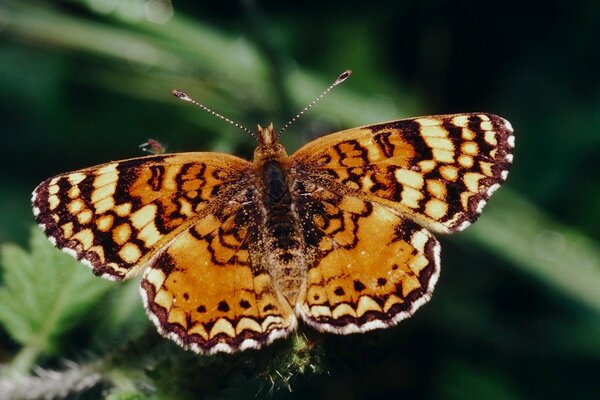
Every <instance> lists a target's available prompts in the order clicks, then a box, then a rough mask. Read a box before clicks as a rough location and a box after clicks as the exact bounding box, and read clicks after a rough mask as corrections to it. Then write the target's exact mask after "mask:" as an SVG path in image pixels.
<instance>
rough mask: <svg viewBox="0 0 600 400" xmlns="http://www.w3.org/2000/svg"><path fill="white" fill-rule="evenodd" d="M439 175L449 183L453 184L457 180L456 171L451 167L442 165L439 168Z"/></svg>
mask: <svg viewBox="0 0 600 400" xmlns="http://www.w3.org/2000/svg"><path fill="white" fill-rule="evenodd" d="M440 174H441V175H442V177H443V178H444V179H445V180H447V181H449V182H455V181H456V180H457V179H458V169H457V168H456V167H453V166H451V165H443V166H441V167H440Z"/></svg>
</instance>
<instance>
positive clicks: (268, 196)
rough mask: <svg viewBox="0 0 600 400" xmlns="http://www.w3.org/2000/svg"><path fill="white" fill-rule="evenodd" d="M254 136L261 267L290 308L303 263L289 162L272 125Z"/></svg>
mask: <svg viewBox="0 0 600 400" xmlns="http://www.w3.org/2000/svg"><path fill="white" fill-rule="evenodd" d="M258 134H259V140H260V144H259V146H258V147H257V148H256V150H255V152H254V168H255V170H256V171H257V174H258V176H259V177H260V184H261V186H262V188H261V189H262V190H261V191H260V192H261V193H262V196H261V203H262V207H261V208H262V214H263V223H264V227H265V229H264V230H263V233H262V235H263V238H262V239H263V240H262V242H263V245H264V250H263V257H264V265H265V266H266V268H267V269H268V271H269V273H270V275H271V277H272V278H273V282H274V284H275V286H276V287H277V289H278V290H279V291H280V293H281V294H283V296H284V297H285V298H286V299H287V300H288V301H289V302H290V304H292V305H293V304H295V302H296V298H297V297H298V294H299V292H300V290H301V287H302V282H304V281H305V280H306V262H305V260H304V256H303V252H302V248H303V247H304V243H302V239H301V237H302V235H301V232H300V221H299V218H298V215H297V214H296V213H295V211H294V207H293V199H292V193H291V190H290V187H291V185H290V183H291V178H292V177H290V175H289V164H290V160H289V157H288V155H287V153H286V151H285V149H284V147H283V146H282V145H281V144H280V143H278V142H277V138H276V136H275V134H274V132H273V125H270V126H269V127H267V128H261V127H260V126H259V131H258Z"/></svg>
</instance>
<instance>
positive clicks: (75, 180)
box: [67, 172, 85, 185]
mask: <svg viewBox="0 0 600 400" xmlns="http://www.w3.org/2000/svg"><path fill="white" fill-rule="evenodd" d="M84 179H85V174H82V173H81V172H76V173H73V174H70V175H69V176H68V177H67V180H68V181H69V183H70V184H71V185H78V184H79V183H81V181H83V180H84Z"/></svg>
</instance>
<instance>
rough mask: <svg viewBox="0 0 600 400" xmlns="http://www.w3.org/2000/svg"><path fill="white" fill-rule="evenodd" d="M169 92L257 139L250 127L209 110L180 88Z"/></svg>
mask: <svg viewBox="0 0 600 400" xmlns="http://www.w3.org/2000/svg"><path fill="white" fill-rule="evenodd" d="M171 93H173V96H175V97H177V98H178V99H181V100H183V101H187V102H188V103H192V104H193V105H195V106H196V107H199V108H201V109H203V110H204V111H206V112H208V113H209V114H212V115H214V116H215V117H217V118H220V119H222V120H223V121H225V122H227V123H228V124H231V125H233V126H235V127H236V128H238V129H241V130H242V131H244V132H246V133H247V134H249V135H250V136H252V137H253V138H254V139H256V140H258V137H256V134H255V133H254V132H252V131H251V130H250V129H248V128H246V127H245V126H243V125H241V124H238V123H237V122H235V121H232V120H230V119H229V118H227V117H225V116H223V115H221V114H219V113H217V112H215V111H213V110H211V109H210V108H208V107H206V106H205V105H204V104H200V103H198V102H197V101H196V100H194V99H192V98H191V97H190V96H188V95H187V94H185V93H184V92H182V91H181V90H177V89H175V90H173V91H172V92H171Z"/></svg>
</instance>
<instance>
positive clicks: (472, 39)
mask: <svg viewBox="0 0 600 400" xmlns="http://www.w3.org/2000/svg"><path fill="white" fill-rule="evenodd" d="M599 19H600V7H599V6H598V4H597V2H596V1H594V0H589V1H564V0H552V1H548V2H535V1H534V2H521V1H516V0H508V1H504V2H500V1H487V0H485V1H472V2H470V1H444V0H430V1H394V2H392V1H390V2H383V1H367V2H365V1H356V0H349V1H343V2H342V1H331V2H320V1H310V0H309V1H303V2H280V1H264V2H258V1H256V2H255V1H252V0H245V1H240V2H221V1H204V2H193V1H188V2H183V1H175V2H174V4H171V3H170V2H168V1H166V0H151V1H143V0H129V1H118V0H70V1H67V0H65V1H32V0H27V1H26V0H4V1H3V2H1V3H0V135H1V139H2V140H1V141H0V154H1V155H2V156H1V158H0V242H1V243H9V242H12V243H17V244H18V245H20V246H22V247H26V246H27V242H28V235H29V232H30V227H31V225H32V224H34V220H33V216H32V213H31V208H30V204H29V199H30V193H31V191H32V189H33V188H34V187H35V186H36V185H37V184H38V183H39V182H41V181H42V180H44V179H45V178H47V177H49V176H52V175H54V174H57V173H60V172H65V171H69V170H74V169H78V168H82V167H86V166H90V165H94V164H99V163H103V162H107V161H110V160H117V159H121V158H129V157H134V156H139V155H142V152H141V150H140V149H139V148H138V145H139V144H141V143H143V142H145V141H146V140H147V139H148V138H154V139H158V140H160V141H161V142H162V143H164V144H166V145H167V148H168V151H170V152H177V151H195V150H213V151H220V152H228V153H234V154H237V155H241V156H245V157H249V156H250V155H251V152H252V149H253V146H255V143H254V142H253V140H252V138H250V137H249V136H247V135H245V134H243V133H241V132H240V131H239V130H237V129H235V128H233V127H231V126H229V125H226V124H224V123H223V122H221V121H220V120H218V119H216V118H213V117H211V116H209V115H208V114H207V113H205V112H202V111H200V110H198V109H195V108H194V107H192V106H190V105H189V104H186V103H184V102H181V101H177V99H175V98H174V97H173V96H171V95H170V91H171V89H173V88H179V89H182V90H185V91H186V92H187V93H188V94H190V95H191V96H192V97H194V98H196V99H198V100H199V101H201V102H202V103H204V104H206V105H208V106H209V107H211V108H212V109H214V110H215V111H217V112H220V113H222V114H224V115H226V116H227V117H229V118H231V119H233V120H236V121H239V122H240V123H242V124H243V125H246V126H248V127H249V128H250V129H254V126H255V124H256V123H261V124H263V125H264V124H266V123H268V122H270V121H273V122H274V123H275V125H276V127H281V126H282V124H283V123H285V122H286V121H287V120H288V119H290V118H291V116H293V114H295V112H297V111H298V110H300V109H301V108H302V107H303V106H304V105H306V104H308V103H309V102H310V101H311V100H312V99H313V98H314V97H315V96H317V95H318V94H319V93H320V92H321V91H322V90H323V89H324V88H326V87H327V86H328V85H329V84H330V83H331V82H332V81H333V80H334V79H335V77H337V75H338V74H339V73H341V72H342V71H343V70H345V69H348V68H350V69H352V70H353V72H354V74H353V76H352V77H351V78H350V79H349V80H348V81H347V82H346V83H344V84H343V85H342V86H340V87H338V88H336V90H335V91H334V92H333V93H332V94H330V95H329V96H328V97H327V98H325V99H324V100H323V101H322V102H321V103H319V105H318V106H316V107H315V108H314V109H311V111H310V112H308V114H307V115H306V116H304V117H303V118H302V119H301V120H300V121H298V122H297V123H296V124H295V125H294V126H293V127H292V128H290V129H289V130H288V131H287V132H286V134H285V135H284V137H283V141H284V143H285V144H286V145H287V148H288V151H289V152H290V153H291V152H292V151H293V150H295V149H296V148H298V147H299V146H300V145H301V144H302V143H305V142H307V141H309V140H311V139H313V138H316V137H318V136H320V135H323V134H326V133H328V132H332V131H336V130H340V129H345V128H351V127H355V126H360V125H366V124H371V123H375V122H382V121H386V120H392V119H399V118H404V117H410V116H415V115H428V114H442V113H454V112H467V111H486V112H491V113H494V114H498V115H501V116H503V117H505V118H506V119H508V120H509V121H511V123H512V125H513V127H514V129H515V136H516V148H515V158H514V159H515V161H514V165H513V168H512V169H511V172H510V174H509V177H508V181H507V183H506V184H505V185H504V186H503V187H502V188H501V189H500V190H499V191H498V192H497V194H495V195H494V196H493V198H492V199H491V201H490V202H489V204H488V205H487V206H486V209H485V210H484V213H483V216H482V217H481V219H480V221H479V222H478V223H477V224H475V225H473V226H472V227H470V228H469V229H468V230H466V231H465V232H462V233H459V234H456V235H453V236H452V237H441V238H440V241H441V243H442V249H443V252H442V266H443V268H442V274H441V278H440V281H439V283H438V286H437V289H436V293H435V295H434V296H433V298H432V300H431V302H430V304H428V305H426V306H425V307H424V308H423V309H422V310H420V311H419V312H418V313H417V314H416V315H415V316H414V317H413V318H412V319H410V320H408V321H405V322H402V323H401V324H400V325H399V326H398V327H395V328H391V329H388V330H386V331H380V332H372V333H369V334H365V335H353V336H349V337H333V336H331V335H315V334H313V333H310V332H309V329H308V328H302V329H303V331H306V332H307V334H308V335H309V338H310V341H314V342H315V343H317V345H316V346H317V347H318V348H319V352H320V353H319V360H318V362H317V364H318V365H319V371H320V372H319V373H305V374H303V375H302V374H298V375H297V376H294V377H293V378H291V379H289V383H290V386H291V389H292V392H289V391H288V388H286V387H284V386H285V385H284V386H277V385H276V387H275V389H278V390H275V392H274V393H273V394H271V393H270V392H269V390H268V386H269V385H268V384H267V385H266V386H264V385H263V384H261V383H260V382H262V381H264V379H263V378H261V376H260V374H259V373H260V372H261V368H265V369H268V368H269V367H268V365H269V359H271V358H276V357H277V351H280V352H284V353H285V352H289V351H291V350H290V349H289V348H286V347H285V344H284V345H276V346H275V347H274V349H275V350H271V349H267V350H264V351H260V352H249V353H248V354H245V355H243V356H241V357H238V356H233V357H228V356H225V357H216V358H214V359H212V360H202V361H198V360H197V358H198V357H197V356H195V355H191V354H189V353H184V352H183V351H181V350H179V349H178V348H177V347H176V346H170V345H168V344H167V345H164V346H166V347H164V348H163V347H160V346H163V345H162V344H159V345H157V344H156V343H155V341H154V339H153V337H152V335H154V333H153V332H152V329H153V328H152V327H149V325H147V324H148V323H147V321H146V320H145V319H144V318H145V317H143V311H142V308H141V305H140V304H141V303H139V299H138V298H137V296H136V295H135V293H137V292H136V290H137V289H135V288H134V287H133V286H132V288H133V289H131V290H129V289H127V290H128V291H127V292H126V293H125V289H123V290H121V289H115V288H114V287H113V286H119V285H121V284H112V285H113V286H111V289H107V290H109V291H108V292H106V293H108V294H106V295H105V296H104V297H102V300H99V302H98V304H97V305H96V306H94V307H91V308H90V310H92V311H91V314H90V315H85V316H84V317H81V318H79V319H77V320H76V321H72V322H71V323H70V325H69V328H68V329H66V331H65V332H64V333H62V334H61V335H59V336H58V337H57V339H56V346H55V347H54V348H53V349H52V351H51V350H50V349H46V348H41V350H40V351H39V353H38V354H36V356H35V357H33V358H32V359H31V362H30V364H28V365H27V366H26V368H25V369H24V370H23V371H24V372H27V371H28V370H31V367H33V365H34V364H38V365H40V366H42V367H44V368H48V369H56V370H64V368H65V366H64V362H63V361H61V360H64V359H69V360H75V361H77V362H82V363H83V360H85V361H86V362H88V361H90V360H94V359H95V358H96V357H101V356H103V355H104V354H108V353H110V352H111V351H114V347H112V346H111V343H113V342H114V343H118V344H119V345H122V343H119V341H118V340H117V339H114V338H113V339H111V340H112V341H113V342H111V341H108V343H107V342H103V341H102V339H101V338H102V337H103V335H104V334H105V333H106V332H105V331H104V330H105V329H108V328H106V326H107V324H108V325H110V324H113V326H116V325H119V324H121V323H123V322H122V320H119V319H118V318H117V317H115V320H114V321H111V320H110V318H112V317H108V319H109V320H108V322H107V318H104V319H101V318H100V317H99V316H98V314H101V313H102V312H99V311H98V308H99V307H100V305H102V306H104V305H105V304H106V303H110V304H112V306H111V307H113V309H119V307H120V304H121V303H119V301H117V300H115V299H121V300H120V301H124V302H125V301H126V302H127V304H130V305H131V311H130V312H131V315H132V316H135V317H127V318H124V317H123V316H121V317H122V318H124V319H127V320H129V319H130V318H131V319H133V320H136V321H138V322H136V327H137V328H136V329H137V331H136V330H134V331H135V332H138V333H139V332H147V331H148V330H150V333H144V335H146V336H150V339H148V341H149V343H150V344H148V346H149V347H148V349H147V350H146V349H145V348H144V345H143V344H145V343H146V342H145V341H143V340H142V341H141V343H142V345H139V346H141V347H140V348H137V349H136V353H135V354H136V357H139V358H140V359H142V358H143V356H144V354H145V352H147V353H150V354H159V355H157V356H156V357H157V359H160V360H161V361H160V362H158V364H156V363H155V362H154V361H155V360H154V361H153V362H154V363H153V362H150V364H152V366H153V367H152V368H151V371H149V370H148V368H146V369H145V368H144V365H143V363H141V362H140V364H139V365H138V364H135V363H133V365H129V367H128V369H127V373H126V374H125V375H126V376H127V377H128V378H127V379H128V382H129V383H131V385H130V386H128V385H129V383H127V384H123V381H122V380H119V378H115V376H116V375H114V374H113V375H110V374H107V376H108V378H106V379H104V380H103V383H101V384H98V385H95V386H93V388H92V389H91V390H90V391H86V392H85V393H84V394H83V395H81V396H82V398H96V397H99V396H104V395H107V393H110V395H112V396H115V397H118V396H121V395H122V396H124V394H123V393H129V394H131V395H132V396H138V395H143V396H146V395H147V396H151V395H152V396H158V397H161V396H162V397H161V398H169V397H173V398H185V396H189V398H199V397H201V396H203V395H209V396H211V397H212V398H217V397H230V398H257V397H258V398H262V397H270V396H271V395H273V396H274V397H275V398H305V397H306V396H312V397H313V398H316V399H326V398H334V397H335V398H344V399H363V398H410V399H412V398H414V399H420V398H426V399H551V398H557V399H558V398H577V399H598V398H600V379H599V378H598V373H599V371H600V244H599V241H600V174H599V173H598V172H599V171H600V157H599V156H598V154H599V153H600V90H599V89H600V74H599V73H598V66H599V65H600V46H599V45H598V43H600V24H598V20H599ZM82 269H84V268H83V267H82ZM85 273H87V274H89V275H91V274H90V273H89V272H88V271H85ZM32 290H35V288H34V289H32ZM121 292H123V293H121ZM130 292H131V293H134V295H133V297H127V296H126V295H127V294H128V293H130ZM124 293H125V294H124ZM119 296H122V297H119ZM125 299H126V300H125ZM115 303H116V304H115ZM2 307H5V305H4V304H0V308H2ZM128 312H129V311H128ZM110 315H112V314H110ZM140 316H141V318H138V317H140ZM99 318H100V319H99ZM136 318H137V319H136ZM124 319H123V320H124ZM100 320H102V321H103V322H102V324H100V323H99V322H98V321H100ZM119 321H121V322H119ZM123 324H124V323H123ZM119 326H121V325H119ZM123 326H126V325H122V326H121V328H119V329H121V330H123V329H125V328H123ZM147 328H148V329H147ZM117 331H118V329H117ZM10 332H11V331H10V329H3V328H2V327H1V326H0V362H2V363H4V364H6V365H10V364H11V362H13V361H12V360H13V357H15V355H17V354H21V353H20V352H21V351H22V350H23V348H27V346H26V345H25V346H24V342H22V341H19V340H18V338H15V336H14V335H13V334H11V333H10ZM111 332H113V334H114V332H115V330H113V331H111ZM125 336H127V335H125ZM146 336H144V337H145V338H146ZM127 337H128V339H135V338H136V336H135V335H133V334H131V335H130V336H127ZM99 338H100V339H99ZM146 339H147V338H146ZM146 339H144V340H146ZM156 341H160V340H159V339H156ZM22 346H23V347H22ZM157 346H159V347H160V348H159V350H157V349H156V348H157ZM128 351H129V350H128ZM165 353H168V355H167V356H165ZM91 354H93V355H91ZM160 357H163V358H160ZM164 357H167V358H166V359H169V360H175V361H171V363H172V364H168V363H167V364H168V365H167V366H165V365H164V363H163V364H161V362H163V361H164V359H165V358H164ZM169 357H170V358H169ZM157 365H158V366H157ZM248 365H251V366H252V368H248ZM256 366H258V367H256ZM146 367H147V365H146ZM188 367H189V368H188ZM194 368H197V370H196V371H190V370H191V369H194ZM253 368H254V370H253ZM282 368H283V369H285V367H282ZM290 370H291V373H292V374H294V375H296V372H297V371H295V370H294V369H293V368H290ZM199 371H200V372H199ZM207 371H208V372H207ZM215 371H219V372H218V373H217V372H215ZM253 371H254V372H253ZM203 374H204V375H203ZM200 375H202V376H204V377H205V379H202V378H199V376H200ZM7 376H8V375H7ZM136 376H137V378H136ZM206 377H210V379H209V378H206ZM2 379H4V383H5V384H6V382H13V381H14V380H15V379H16V378H14V377H13V378H10V377H6V376H5V377H4V378H1V379H0V390H2V386H1V384H2V382H3V381H2ZM11 379H12V380H11ZM261 379H262V381H261ZM140 382H145V383H148V382H150V384H149V385H147V386H145V384H142V383H140ZM169 386H172V392H169V390H167V389H165V388H166V387H169ZM265 387H266V388H265ZM86 396H87V397H86ZM1 397H2V396H1V395H0V398H1ZM123 398H124V397H123ZM132 398H134V397H132Z"/></svg>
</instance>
